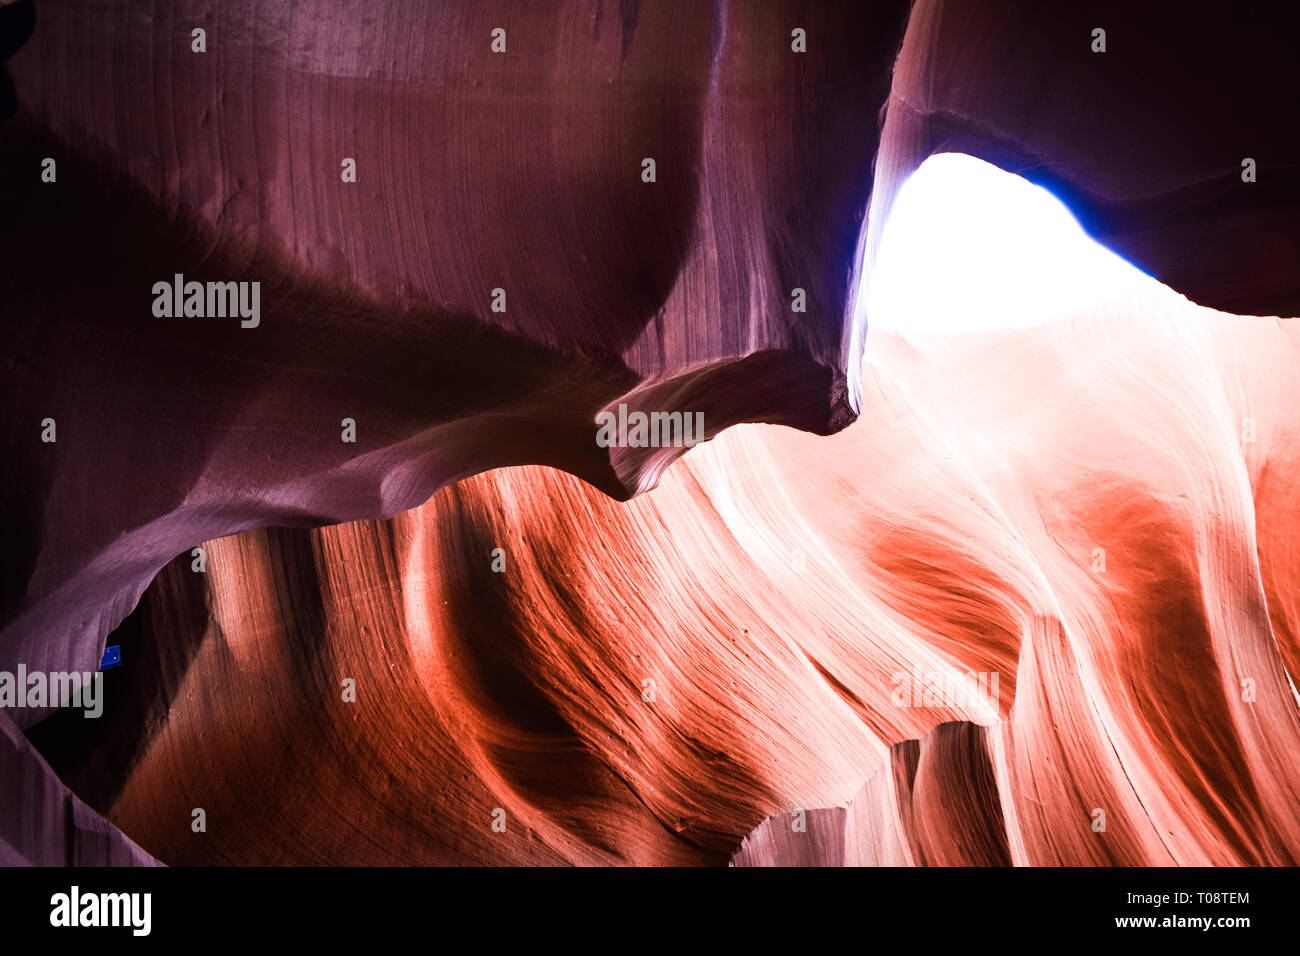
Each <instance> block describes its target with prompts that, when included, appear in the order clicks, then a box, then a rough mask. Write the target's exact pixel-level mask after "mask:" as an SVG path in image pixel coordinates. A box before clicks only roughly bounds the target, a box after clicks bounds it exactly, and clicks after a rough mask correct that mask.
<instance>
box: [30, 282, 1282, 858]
mask: <svg viewBox="0 0 1300 956" xmlns="http://www.w3.org/2000/svg"><path fill="white" fill-rule="evenodd" d="M1148 287H1149V291H1148V293H1147V294H1146V295H1145V296H1141V297H1134V296H1132V295H1131V294H1130V295H1127V296H1126V298H1125V299H1124V300H1123V301H1117V302H1115V303H1114V306H1113V308H1109V309H1106V310H1103V311H1102V312H1101V313H1100V314H1090V315H1077V316H1064V317H1062V318H1061V319H1060V320H1059V321H1057V322H1055V323H1052V324H1049V325H1047V326H1044V327H1040V328H1037V329H1030V330H1022V331H1016V332H1007V333H988V334H982V335H976V336H970V337H957V338H953V339H948V340H939V341H936V342H934V343H932V344H930V345H928V346H926V347H924V348H920V347H918V346H914V345H911V344H907V343H905V342H904V341H902V340H901V339H897V338H894V337H892V336H890V335H887V334H877V335H876V336H874V337H873V348H872V353H873V359H872V361H871V363H869V364H868V366H867V367H866V369H865V372H864V380H865V382H866V383H867V388H866V389H865V390H864V395H865V398H864V406H863V415H862V417H861V418H860V419H859V420H858V422H856V423H855V424H854V425H852V426H850V427H849V428H848V429H846V430H844V431H842V432H840V433H839V434H837V435H834V436H830V437H816V436H811V435H807V434H804V433H801V432H798V431H793V430H789V429H783V428H779V427H774V426H764V425H752V426H742V427H738V428H735V429H731V430H728V431H727V432H726V433H725V434H723V435H721V436H719V437H718V438H716V439H715V440H713V441H712V442H710V443H709V444H707V445H705V446H702V447H699V448H696V449H694V450H693V451H691V452H690V453H689V454H688V455H687V456H686V457H685V458H684V459H682V460H681V461H679V462H678V463H677V464H676V465H674V467H673V468H672V469H671V470H670V471H669V472H668V474H667V475H666V476H665V478H664V480H663V481H662V483H661V485H660V486H659V487H658V488H657V489H655V490H653V491H651V492H648V493H646V494H644V495H642V496H639V497H638V498H636V499H635V500H633V501H631V502H627V503H618V502H615V501H612V500H610V499H609V498H607V497H606V496H604V495H603V494H601V493H600V492H598V491H596V490H595V489H592V488H590V487H589V486H587V485H585V484H584V483H582V482H581V481H579V480H577V479H575V478H572V477H571V476H569V475H566V474H563V473H561V472H558V471H554V470H551V469H547V468H539V467H522V468H511V469H504V470H497V471H493V472H490V473H487V474H484V475H480V476H477V477H474V478H470V479H466V480H464V481H462V482H460V483H458V484H456V485H455V486H453V487H451V488H447V489H444V490H443V491H441V492H439V493H438V494H437V495H435V496H434V497H433V499H432V500H431V501H429V502H428V503H427V504H425V505H423V506H421V507H420V508H417V509H414V510H412V511H408V512H405V513H403V514H401V515H398V516H397V517H395V518H393V519H391V520H387V521H364V522H356V523H352V524H347V525H338V526H333V527H327V528H321V529H317V530H312V531H308V530H265V531H256V532H246V533H244V534H241V535H238V536H234V537H228V538H223V539H220V540H217V541H213V542H210V543H209V544H208V545H207V553H208V567H207V572H206V573H205V574H196V573H194V572H193V571H192V569H191V561H190V559H189V558H188V557H183V558H181V559H178V560H177V561H176V562H173V563H172V564H171V565H169V566H168V567H167V569H165V571H164V572H163V573H162V574H161V575H160V577H159V579H158V581H157V582H156V583H155V585H154V586H153V587H151V588H150V591H149V593H148V594H147V595H146V599H145V602H144V604H143V607H142V609H141V610H140V612H138V614H137V615H136V616H135V618H134V619H133V629H134V630H133V633H129V634H126V635H125V636H124V637H123V647H124V652H125V653H127V654H128V655H132V656H133V657H134V659H136V660H137V661H138V663H137V665H136V667H135V673H133V674H132V675H131V678H130V679H131V680H133V681H135V682H136V683H135V685H134V688H133V691H132V693H131V695H130V697H131V699H132V700H135V701H139V702H141V703H139V704H138V706H136V707H135V708H134V709H133V710H131V711H130V712H129V713H122V714H114V715H106V717H105V718H104V719H103V720H102V721H101V722H100V723H99V726H97V727H96V728H95V731H96V732H97V733H98V734H99V737H98V739H95V740H86V739H85V738H84V736H83V738H82V740H81V742H80V743H79V744H76V745H72V744H68V743H67V742H66V741H65V742H64V746H65V750H64V752H62V754H61V755H60V756H59V758H58V762H59V765H60V767H61V769H62V770H63V772H64V775H65V779H67V780H68V781H69V782H70V783H71V784H72V785H73V786H74V789H76V790H77V791H78V792H80V793H83V794H85V795H87V799H90V800H92V802H93V803H94V805H95V806H97V807H98V808H100V809H101V810H103V811H104V812H106V813H107V815H108V816H109V818H110V819H111V820H113V821H114V822H116V823H117V824H118V825H120V826H121V827H122V828H123V829H124V831H125V832H126V833H128V834H130V835H131V836H132V837H134V838H135V839H137V840H139V841H140V842H141V844H142V845H143V846H145V847H146V848H148V849H149V850H150V851H151V852H153V853H155V854H157V855H158V856H159V858H160V859H162V860H164V861H167V862H173V863H215V862H221V863H289V862H292V863H375V862H384V861H394V860H396V861H402V862H422V863H429V862H456V863H466V862H476V863H503V862H509V863H557V862H580V863H609V862H623V863H628V862H630V863H683V862H712V863H721V862H724V861H726V860H727V859H728V858H729V856H730V855H731V853H732V851H733V849H734V848H735V847H736V846H737V845H738V844H740V843H741V841H742V838H744V837H745V835H746V833H747V832H748V831H750V830H751V829H752V828H754V827H756V826H757V825H758V824H760V822H762V821H763V820H764V818H765V817H769V816H774V815H777V814H780V813H782V812H784V811H792V810H793V808H805V809H804V811H803V817H804V819H803V821H802V822H803V826H802V828H796V827H795V826H794V818H793V815H792V814H789V813H787V815H785V816H776V818H775V819H772V820H768V821H767V822H766V823H763V825H762V826H761V827H759V828H758V829H757V832H755V833H753V834H752V835H751V836H749V837H748V839H746V840H745V841H744V845H743V847H742V848H741V850H740V851H739V854H738V856H737V862H741V863H793V862H820V863H838V862H857V863H867V862H875V863H890V864H910V863H918V864H921V863H939V864H994V863H1021V864H1023V863H1029V864H1054V863H1064V864H1072V865H1080V864H1107V863H1111V864H1198V863H1200V864H1204V863H1214V864H1234V863H1252V864H1258V863H1273V864H1277V863H1294V862H1295V861H1296V856H1297V854H1298V853H1300V800H1298V799H1297V796H1298V795H1297V787H1300V766H1298V765H1297V764H1298V761H1300V722H1298V721H1297V708H1296V697H1295V691H1294V689H1293V687H1292V684H1291V682H1290V680H1289V678H1288V676H1287V675H1288V670H1289V671H1290V672H1292V673H1294V672H1295V668H1296V666H1297V664H1300V645H1298V643H1297V633H1300V632H1298V631H1297V627H1298V626H1300V617H1298V616H1297V615H1298V613H1300V606H1298V605H1297V603H1296V599H1295V582H1296V581H1297V575H1298V574H1300V563H1298V559H1297V552H1296V549H1295V545H1294V534H1293V533H1292V530H1291V529H1292V528H1293V527H1294V523H1295V520H1296V518H1297V511H1298V510H1300V497H1298V496H1297V492H1296V490H1295V489H1296V486H1295V483H1294V482H1293V481H1292V480H1291V479H1290V477H1289V476H1291V475H1292V474H1294V470H1295V468H1296V465H1297V456H1300V428H1297V419H1296V414H1295V409H1296V407H1297V404H1296V398H1297V395H1298V394H1300V367H1298V366H1297V363H1296V362H1295V357H1296V353H1297V348H1298V347H1300V339H1298V338H1297V336H1298V335H1300V333H1298V332H1297V328H1300V327H1297V326H1295V325H1293V324H1290V323H1288V322H1286V321H1282V320H1276V319H1267V318H1250V317H1237V316H1227V315H1223V314H1220V313H1216V312H1212V311H1210V310H1207V309H1203V308H1200V307H1196V306H1194V305H1191V304H1189V303H1187V302H1186V300H1184V299H1182V298H1181V297H1179V296H1177V295H1175V294H1173V293H1171V292H1169V290H1167V289H1164V288H1162V287H1160V286H1159V285H1158V284H1156V283H1154V282H1150V283H1149V284H1148ZM1030 396H1032V397H1030ZM128 641H130V643H128ZM969 674H975V675H981V674H982V675H988V676H989V677H992V678H994V679H992V680H985V681H984V682H982V685H976V684H971V683H969V682H967V683H963V681H964V679H965V677H966V675H969ZM349 678H350V679H352V680H353V681H354V682H355V684H354V687H355V691H356V695H355V696H356V700H355V702H348V701H346V700H345V697H346V696H347V683H346V682H347V680H348V679H349ZM963 688H965V690H966V691H971V690H974V691H978V692H977V693H968V692H963ZM936 694H937V696H935V695H936ZM76 723H77V724H79V725H82V724H84V723H85V722H84V721H80V720H76ZM46 733H48V734H49V735H50V740H51V741H52V742H57V739H56V737H57V735H56V730H55V729H54V728H50V729H49V730H47V731H46ZM82 733H83V735H84V732H82ZM36 739H37V740H38V742H41V741H42V737H41V735H40V733H38V734H37V736H36ZM47 753H58V748H57V747H54V746H51V747H47ZM863 781H867V783H866V788H865V789H864V790H862V791H861V792H860V793H859V792H858V791H859V789H860V788H861V787H862V785H863ZM855 794H856V796H855ZM850 800H851V801H852V802H850V803H849V806H848V809H847V810H845V809H840V810H819V809H816V808H821V807H830V806H833V805H835V804H839V803H843V802H845V801H850ZM192 807H204V808H206V810H207V813H208V820H209V830H208V832H207V833H205V834H199V835H196V834H194V833H192V832H191V831H190V817H189V813H190V808H192ZM250 808H256V810H255V811H253V810H250ZM498 809H500V810H501V811H504V817H503V818H502V819H504V820H505V822H506V829H505V832H497V831H494V829H493V827H492V823H493V822H494V819H498V817H494V816H493V814H494V811H496V810H498ZM1097 811H1101V814H1102V815H1101V816H1098V813H1097ZM1098 820H1100V821H1102V824H1103V826H1104V829H1100V830H1097V829H1094V824H1096V822H1097V821H1098Z"/></svg>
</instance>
